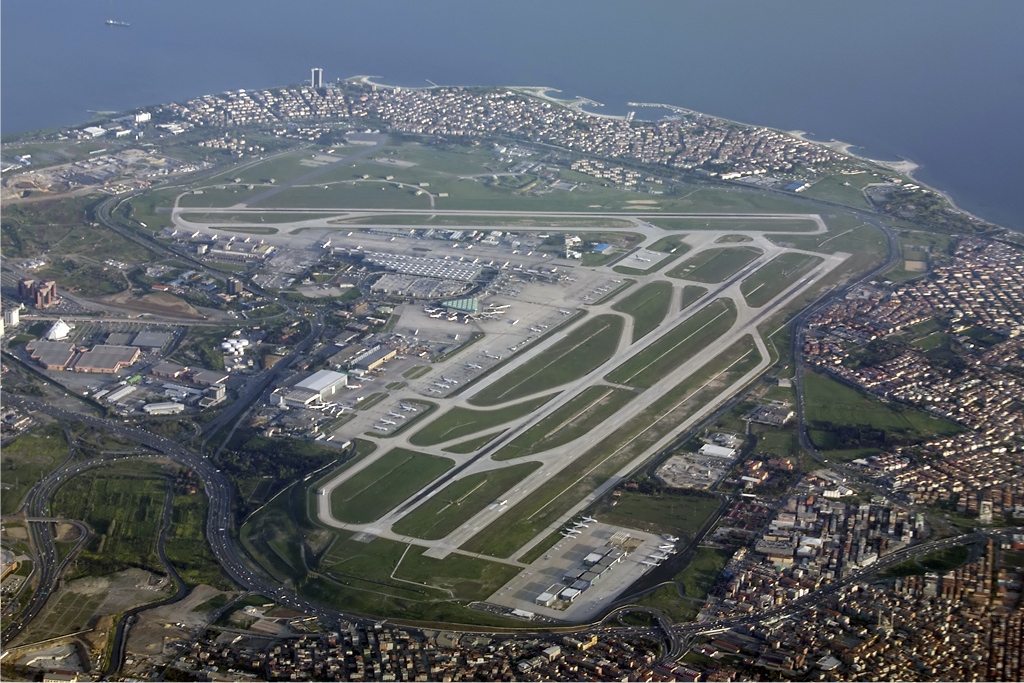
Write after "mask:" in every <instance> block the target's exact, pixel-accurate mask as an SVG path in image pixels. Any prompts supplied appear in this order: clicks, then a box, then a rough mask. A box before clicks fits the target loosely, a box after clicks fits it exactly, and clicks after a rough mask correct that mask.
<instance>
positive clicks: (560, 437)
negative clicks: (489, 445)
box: [492, 386, 636, 460]
mask: <svg viewBox="0 0 1024 683" xmlns="http://www.w3.org/2000/svg"><path fill="white" fill-rule="evenodd" d="M634 398H636V394H635V393H633V392H632V391H627V390H625V389H616V388H614V387H608V386H592V387H587V388H586V389H584V390H583V391H581V392H580V393H579V395H577V396H576V397H575V398H573V399H572V400H571V401H569V402H568V403H566V404H565V405H564V406H562V407H561V408H559V409H558V410H556V411H555V412H553V413H551V414H550V415H548V416H547V417H545V418H544V419H543V420H541V421H540V422H538V423H537V424H535V425H534V426H533V427H530V428H529V429H528V430H526V431H525V432H523V433H522V434H520V435H519V436H518V437H516V438H515V439H514V440H513V441H512V442H511V443H510V444H508V445H506V446H504V447H502V448H501V450H499V451H498V452H497V453H495V454H494V455H493V456H492V457H493V458H494V459H495V460H511V459H513V458H521V457H523V456H526V455H531V454H533V453H540V452H542V451H546V450H550V449H552V448H557V447H558V446H561V445H563V444H567V443H569V442H570V441H574V440H576V439H578V438H579V437H581V436H583V435H584V434H586V433H587V432H589V431H590V430H591V429H593V428H594V427H596V426H598V425H599V424H601V423H602V422H604V421H605V420H607V419H608V418H610V417H611V416H612V415H614V414H615V413H617V412H618V411H619V410H620V409H621V408H622V406H624V405H626V404H627V403H629V401H631V400H633V399H634Z"/></svg>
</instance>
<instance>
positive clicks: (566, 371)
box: [469, 315, 623, 406]
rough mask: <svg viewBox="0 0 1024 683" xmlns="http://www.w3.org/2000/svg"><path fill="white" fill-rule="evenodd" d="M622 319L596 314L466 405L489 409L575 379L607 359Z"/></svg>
mask: <svg viewBox="0 0 1024 683" xmlns="http://www.w3.org/2000/svg"><path fill="white" fill-rule="evenodd" d="M622 324H623V323H622V318H620V317H619V316H617V315H599V316H596V317H595V318H592V319H591V320H587V321H586V322H584V323H582V324H581V325H579V326H578V327H576V328H575V329H574V330H572V331H570V332H568V333H567V334H566V335H565V337H563V338H562V339H561V340H559V341H558V342H556V343H555V344H553V345H552V346H551V347H550V348H548V349H546V350H545V351H542V352H541V353H539V354H537V355H536V356H534V357H533V358H532V359H530V360H529V361H527V362H525V363H523V364H522V365H519V366H518V367H516V368H515V369H514V370H512V371H511V372H509V373H508V374H507V375H505V376H504V377H502V378H500V379H499V380H497V381H496V382H494V383H492V384H490V385H489V386H487V387H485V388H484V389H483V390H481V391H479V392H477V393H476V394H475V395H474V396H473V397H472V398H471V399H470V400H469V402H470V403H472V404H473V405H479V406H491V405H497V404H498V403H504V402H505V401H512V400H515V399H517V398H522V397H523V396H529V395H531V394H535V393H537V392H540V391H547V390H548V389H553V388H554V387H557V386H561V385H562V384H565V383H567V382H571V381H573V380H577V379H579V378H581V377H583V376H584V375H586V374H588V373H590V372H592V371H593V370H594V369H595V368H597V367H599V366H600V365H601V364H602V363H604V362H605V361H606V360H608V359H609V358H611V356H612V354H613V353H614V352H615V349H616V347H617V346H618V344H619V338H620V337H621V336H622Z"/></svg>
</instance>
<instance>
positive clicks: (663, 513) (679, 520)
mask: <svg viewBox="0 0 1024 683" xmlns="http://www.w3.org/2000/svg"><path fill="white" fill-rule="evenodd" d="M613 502H614V503H615V505H612V503H613ZM721 503H722V501H721V500H720V499H719V498H717V497H715V496H702V495H699V494H693V493H660V494H656V495H648V494H644V493H637V492H634V491H623V492H622V493H621V494H620V495H619V496H616V497H611V496H608V497H606V498H605V499H603V500H602V501H601V504H600V505H599V506H598V507H597V508H596V509H594V510H593V511H591V512H590V514H591V515H593V516H595V517H597V518H598V519H600V520H601V522H602V523H603V524H614V525H616V526H624V527H628V528H630V529H639V530H640V531H647V532H649V533H653V534H671V535H673V536H678V537H680V538H682V539H684V543H683V545H685V544H686V543H688V542H689V541H690V539H692V538H693V536H694V534H696V533H697V532H698V531H700V529H701V527H703V526H704V524H705V523H706V522H707V521H708V520H709V519H710V518H711V517H712V515H714V514H715V512H716V511H717V510H718V508H719V507H720V506H721Z"/></svg>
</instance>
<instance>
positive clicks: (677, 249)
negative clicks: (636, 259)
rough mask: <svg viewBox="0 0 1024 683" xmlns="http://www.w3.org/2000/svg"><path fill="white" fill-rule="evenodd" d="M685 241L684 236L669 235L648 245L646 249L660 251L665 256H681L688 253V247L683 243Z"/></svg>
mask: <svg viewBox="0 0 1024 683" xmlns="http://www.w3.org/2000/svg"><path fill="white" fill-rule="evenodd" d="M685 239H686V235H669V236H668V237H662V238H661V239H660V240H657V241H655V242H653V243H651V244H649V245H648V246H647V248H648V249H650V250H651V251H661V252H664V253H666V254H676V255H677V256H682V255H683V254H685V253H686V252H688V251H690V245H689V244H687V243H686V242H685Z"/></svg>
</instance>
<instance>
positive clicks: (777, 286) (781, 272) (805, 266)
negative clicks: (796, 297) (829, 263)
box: [740, 252, 823, 308]
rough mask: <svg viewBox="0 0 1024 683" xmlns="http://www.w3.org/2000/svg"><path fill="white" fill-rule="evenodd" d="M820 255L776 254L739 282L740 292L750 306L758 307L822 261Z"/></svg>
mask: <svg viewBox="0 0 1024 683" xmlns="http://www.w3.org/2000/svg"><path fill="white" fill-rule="evenodd" d="M822 260H823V259H822V258H821V257H820V256H810V255H808V254H797V253H794V252H787V253H785V254H781V255H779V256H776V257H775V258H773V259H772V260H771V261H769V262H768V263H766V264H765V265H763V266H761V267H760V268H758V269H757V271H756V272H755V273H754V274H752V275H750V276H749V277H747V278H745V279H744V280H743V282H741V283H740V292H742V294H743V298H744V299H746V301H747V305H748V306H750V307H751V308H760V307H761V306H764V305H765V304H766V303H768V302H769V301H771V300H772V299H774V298H775V297H776V296H778V295H779V294H781V293H782V292H784V291H785V290H786V289H787V288H788V287H789V286H790V285H792V284H795V283H796V282H797V280H799V279H800V278H802V277H803V276H804V275H806V274H807V273H809V272H811V270H812V269H813V268H814V267H815V266H817V265H818V264H819V263H821V262H822Z"/></svg>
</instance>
